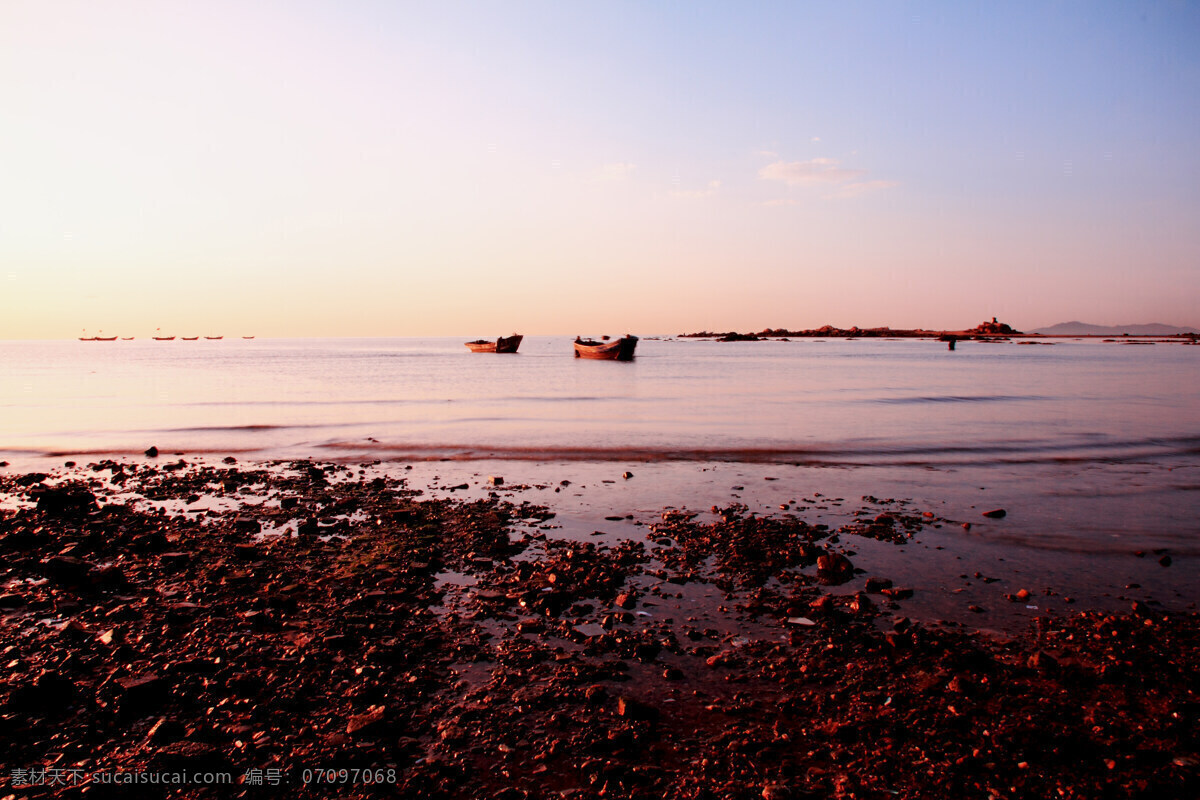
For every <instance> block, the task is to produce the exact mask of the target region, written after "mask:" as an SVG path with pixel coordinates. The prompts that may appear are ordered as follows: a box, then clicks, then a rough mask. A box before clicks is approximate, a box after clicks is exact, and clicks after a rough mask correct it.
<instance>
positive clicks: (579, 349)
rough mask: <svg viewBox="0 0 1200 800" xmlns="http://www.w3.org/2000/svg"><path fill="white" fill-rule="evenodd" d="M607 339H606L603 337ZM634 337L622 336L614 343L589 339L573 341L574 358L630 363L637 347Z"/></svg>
mask: <svg viewBox="0 0 1200 800" xmlns="http://www.w3.org/2000/svg"><path fill="white" fill-rule="evenodd" d="M604 338H608V337H604ZM637 343H638V338H637V337H636V336H628V335H626V336H623V337H622V338H620V339H617V340H616V341H615V342H603V341H602V342H596V341H592V340H591V339H580V338H576V339H575V357H576V358H597V359H603V360H605V361H632V360H633V351H634V348H636V347H637Z"/></svg>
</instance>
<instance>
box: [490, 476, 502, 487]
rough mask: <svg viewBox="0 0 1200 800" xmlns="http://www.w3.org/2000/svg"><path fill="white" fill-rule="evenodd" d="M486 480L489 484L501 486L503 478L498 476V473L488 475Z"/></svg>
mask: <svg viewBox="0 0 1200 800" xmlns="http://www.w3.org/2000/svg"><path fill="white" fill-rule="evenodd" d="M487 482H488V484H490V485H491V486H503V485H504V478H502V477H500V476H499V475H488V479H487Z"/></svg>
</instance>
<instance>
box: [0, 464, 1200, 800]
mask: <svg viewBox="0 0 1200 800" xmlns="http://www.w3.org/2000/svg"><path fill="white" fill-rule="evenodd" d="M227 461H228V462H229V463H223V462H220V461H213V462H209V463H203V462H202V463H191V462H190V460H188V459H180V458H178V457H167V456H162V457H159V458H158V459H154V460H132V459H130V460H123V461H121V462H115V461H106V462H99V463H96V464H92V465H86V466H84V465H80V466H75V467H72V468H62V469H56V470H53V471H48V473H50V474H47V475H46V476H45V477H43V476H40V475H36V474H29V473H27V472H23V471H20V470H14V469H12V468H11V467H10V468H8V469H4V470H0V495H2V496H3V500H4V502H3V504H2V505H0V509H3V510H0V550H2V551H3V554H4V558H5V561H4V564H5V567H4V569H5V574H4V576H3V581H4V584H3V590H2V592H0V613H3V625H2V627H0V635H2V637H3V638H2V640H0V648H3V652H4V655H5V665H6V666H5V675H6V684H5V686H4V687H3V689H0V708H2V709H3V719H4V723H5V725H4V733H3V734H0V738H2V739H4V740H5V741H4V742H3V745H4V751H5V752H6V753H8V758H6V760H5V761H6V763H5V765H4V767H5V772H4V773H3V774H0V792H3V793H8V792H9V791H11V793H12V794H14V795H15V796H29V797H51V796H59V795H62V796H67V795H69V794H71V793H73V792H78V791H79V789H80V788H81V781H82V780H83V778H81V777H80V776H88V775H92V774H95V773H97V772H100V771H115V770H126V771H130V770H148V771H153V770H159V771H170V770H187V771H199V770H203V771H206V772H225V773H229V774H230V775H232V776H233V779H234V784H235V785H233V786H225V787H211V786H210V787H200V786H195V785H193V786H189V787H186V788H172V789H163V788H161V787H153V788H152V789H151V792H150V793H151V794H152V795H155V794H156V795H157V796H179V797H192V796H214V797H218V796H220V797H225V796H246V797H254V796H263V795H264V794H271V795H273V796H297V795H299V796H312V797H324V796H330V795H333V794H336V795H337V796H363V797H365V796H374V795H377V794H380V793H381V789H386V790H387V791H388V792H390V793H393V794H395V795H397V796H405V797H462V798H468V797H470V798H475V797H498V798H522V797H537V798H541V797H546V798H550V797H575V798H598V797H646V798H651V797H653V798H660V797H679V798H685V797H686V798H692V797H713V798H740V797H744V798H758V797H764V798H788V797H794V798H803V797H911V798H917V797H938V796H983V797H986V796H994V797H1050V796H1059V797H1080V798H1083V797H1101V796H1103V797H1143V796H1145V797H1191V796H1195V795H1196V793H1197V790H1198V789H1200V774H1198V764H1200V761H1198V760H1197V756H1198V754H1200V738H1198V734H1197V731H1198V730H1200V726H1197V719H1196V718H1197V714H1198V713H1200V706H1198V705H1197V703H1196V690H1197V688H1200V686H1198V684H1200V681H1198V680H1197V676H1196V671H1195V669H1194V664H1195V662H1196V657H1197V649H1198V648H1197V645H1198V644H1200V641H1198V640H1200V634H1198V633H1197V626H1196V615H1195V610H1194V606H1193V607H1192V608H1190V609H1189V607H1188V606H1189V605H1190V604H1191V603H1192V602H1194V597H1192V598H1189V597H1188V590H1187V587H1188V586H1189V585H1190V584H1189V583H1188V582H1187V580H1186V579H1181V578H1178V577H1177V576H1178V574H1179V573H1178V566H1179V565H1178V564H1174V565H1173V560H1172V552H1162V553H1155V552H1153V551H1138V552H1141V557H1138V555H1137V554H1136V553H1135V552H1128V551H1127V548H1126V545H1125V544H1122V545H1121V546H1120V547H1117V548H1114V550H1113V552H1112V553H1110V554H1108V556H1111V557H1112V558H1114V559H1120V563H1121V564H1123V565H1128V569H1130V570H1131V572H1130V574H1131V575H1135V576H1137V575H1140V574H1146V575H1154V574H1155V572H1154V571H1155V570H1157V571H1158V574H1162V575H1170V576H1172V578H1171V580H1172V581H1174V583H1173V586H1174V587H1175V588H1174V590H1173V591H1174V594H1172V593H1171V592H1167V593H1165V594H1164V593H1162V592H1161V591H1160V588H1155V587H1150V588H1148V589H1147V588H1144V586H1143V585H1141V584H1138V585H1134V584H1136V583H1137V582H1136V581H1135V582H1134V584H1127V586H1129V587H1130V588H1128V589H1127V590H1126V591H1125V592H1124V593H1121V592H1105V591H1097V592H1093V593H1090V594H1089V593H1086V592H1080V591H1077V589H1079V588H1082V587H1080V586H1077V585H1072V584H1070V583H1062V582H1060V583H1059V585H1057V586H1045V585H1036V584H1032V583H1030V584H1028V585H1026V584H1022V583H1021V579H1022V577H1023V576H1022V574H1021V571H1020V570H1019V569H1013V568H1008V569H1007V570H1006V571H1005V568H1003V567H1001V566H1000V564H999V562H997V561H995V558H997V556H995V553H996V552H1005V551H1006V550H1005V544H1004V542H1003V540H1001V541H1000V542H995V543H989V544H986V546H982V545H980V544H979V542H978V541H977V540H975V539H973V538H972V537H971V533H972V531H975V533H976V534H978V532H979V531H980V530H991V531H998V530H1002V529H1001V528H1000V523H999V521H998V520H997V518H996V517H984V516H983V514H982V512H983V511H985V510H993V509H992V508H991V506H990V505H989V504H987V503H984V504H979V503H976V504H975V505H976V506H978V507H977V508H975V509H973V512H972V515H971V517H970V518H969V519H968V518H967V517H966V513H967V510H968V508H969V506H970V505H971V504H969V503H967V502H966V499H965V498H964V499H955V500H953V501H947V507H937V506H934V505H931V504H930V503H929V502H926V501H917V500H912V499H909V498H906V497H904V496H899V495H897V496H889V495H888V494H886V493H879V494H871V495H859V496H854V497H846V496H841V495H835V494H831V493H828V492H826V493H824V494H822V493H820V490H818V491H807V492H800V491H798V490H797V489H796V487H795V486H794V485H792V486H789V487H788V488H787V489H783V488H776V486H777V485H778V483H779V482H778V481H772V480H769V479H770V478H772V477H776V476H773V475H770V474H759V473H758V472H754V473H753V474H752V475H751V476H750V477H754V478H756V479H757V480H758V483H759V484H761V485H758V484H756V485H751V484H749V483H748V482H747V483H744V484H733V483H730V482H729V481H728V480H727V479H728V478H729V477H730V476H729V475H728V474H726V473H725V470H726V469H728V468H727V467H720V468H714V469H715V472H716V475H715V476H713V474H712V473H710V474H709V476H708V477H707V478H706V476H705V475H704V474H703V473H702V472H700V471H699V470H697V471H696V474H695V480H696V481H697V482H699V483H703V482H704V481H705V480H707V479H708V478H711V479H712V486H709V487H703V486H701V487H698V488H699V490H698V491H694V492H693V493H692V494H691V495H690V496H691V497H696V496H700V495H704V494H708V495H712V496H713V503H714V505H712V506H710V507H703V508H702V507H697V506H693V507H690V508H688V507H684V506H685V504H683V503H679V502H673V503H672V502H662V503H657V504H656V503H655V502H654V501H655V500H656V499H659V498H661V499H664V500H670V499H673V498H672V497H671V496H670V495H671V493H670V492H662V491H655V490H653V489H652V488H650V487H651V486H652V485H653V481H651V480H650V478H651V477H652V473H653V470H654V469H655V468H654V467H653V466H652V465H643V466H640V467H637V468H636V471H637V473H638V474H633V475H630V476H629V477H628V478H624V477H622V474H621V472H619V471H617V472H614V473H613V474H611V475H609V476H608V477H602V476H601V472H599V471H597V470H593V469H589V468H583V467H580V468H577V469H576V470H575V471H574V472H572V473H570V477H566V476H565V475H566V473H560V474H563V475H564V477H562V478H561V479H559V480H549V479H548V478H549V476H550V475H551V474H552V473H553V472H554V469H552V468H547V469H545V470H540V471H537V474H536V476H535V478H536V479H537V480H534V481H529V482H519V480H518V479H515V478H514V477H513V476H511V475H507V476H501V475H499V474H495V478H496V479H495V480H489V475H488V473H487V472H485V471H479V470H478V465H477V466H476V467H475V468H474V469H473V470H472V472H478V473H479V474H468V475H464V474H463V472H464V470H463V468H462V466H461V465H455V464H425V465H416V468H415V469H407V470H406V469H404V468H403V467H396V466H394V465H393V466H390V467H387V468H383V467H381V466H380V465H375V464H373V465H362V466H359V465H335V464H318V463H313V462H289V463H277V464H249V463H247V464H239V463H237V462H234V461H233V460H232V459H228V460H227ZM611 467H612V465H608V469H609V470H611ZM738 469H743V468H740V467H739V468H738ZM763 469H767V468H763ZM643 470H645V472H643ZM742 477H743V478H745V477H747V476H746V475H745V474H743V476H742ZM718 483H719V484H720V485H722V486H725V484H729V485H728V488H725V489H723V491H722V492H721V493H720V494H719V496H717V495H718V493H716V492H715V491H713V490H712V488H713V486H716V485H717V484H718ZM826 483H827V484H836V483H837V481H834V480H828V481H827V482H826ZM514 484H515V485H514ZM825 488H826V489H828V486H826V487H825ZM884 488H888V487H884ZM693 489H694V490H696V489H697V487H693ZM780 494H785V495H789V496H787V497H784V498H782V499H781V497H780V496H779V495H780ZM734 495H736V496H734ZM790 495H795V496H790ZM764 498H766V499H769V500H771V501H775V500H779V501H780V502H777V503H775V504H774V506H775V507H774V508H773V509H768V508H765V507H763V506H764V505H765V504H764ZM991 499H992V498H991V497H989V500H991ZM781 506H782V507H781ZM964 522H966V523H967V524H968V525H970V526H971V529H967V528H964V527H963V523H964ZM988 526H992V527H991V528H989V527H988ZM588 528H592V530H588ZM1009 549H1010V550H1011V546H1010V548H1009ZM1159 549H1162V548H1159ZM1167 549H1168V550H1169V548H1167ZM1106 557H1107V556H1106ZM1181 557H1182V558H1183V559H1184V560H1185V562H1186V561H1189V560H1190V559H1191V555H1190V554H1187V553H1184V554H1180V553H1178V552H1175V553H1174V558H1175V559H1179V558H1181ZM1000 558H1002V557H1000ZM1163 561H1165V563H1161V562H1163ZM918 562H920V563H925V569H924V570H912V569H906V566H909V565H912V564H915V563H918ZM929 562H932V563H929ZM1005 563H1007V562H1005ZM1098 569H1100V570H1101V571H1103V570H1104V569H1106V567H1104V566H1103V565H1101V566H1100V567H1098ZM1014 573H1015V574H1014ZM931 574H941V575H942V581H941V582H940V583H939V582H937V581H933V580H931V579H930V578H929V575H931ZM1000 575H1002V576H1003V577H998V576H1000ZM1150 583H1151V582H1150V579H1149V578H1147V579H1146V580H1145V585H1146V586H1149V584H1150ZM1072 595H1080V596H1072ZM1106 595H1107V596H1106ZM1068 599H1069V600H1072V601H1074V602H1068ZM12 770H32V771H34V772H33V773H23V774H22V775H17V773H16V772H11V771H12ZM37 770H42V772H41V773H37V772H36V771H37ZM46 770H58V771H59V772H52V773H51V774H52V775H54V776H57V777H58V778H59V779H60V781H59V783H58V784H57V785H49V783H47V782H43V783H42V784H40V785H37V784H36V781H33V780H31V775H34V774H40V776H41V777H42V778H43V781H45V776H46V774H47V773H46V772H45V771H46ZM328 770H335V771H334V772H329V771H328ZM337 770H345V772H344V773H342V772H337ZM72 779H74V783H75V785H69V784H70V783H71V782H72ZM22 781H24V784H25V785H22ZM30 783H33V784H35V785H28V784H30ZM260 783H261V785H259V784H260ZM378 784H384V786H382V787H381V786H380V785H378ZM89 788H90V791H89V792H88V796H107V795H108V794H111V795H112V796H127V794H126V793H127V791H128V789H127V787H114V786H112V785H105V784H93V785H92V786H90V787H89Z"/></svg>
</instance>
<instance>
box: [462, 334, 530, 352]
mask: <svg viewBox="0 0 1200 800" xmlns="http://www.w3.org/2000/svg"><path fill="white" fill-rule="evenodd" d="M524 338H525V337H524V336H522V335H521V334H519V333H514V334H513V335H512V336H501V337H500V338H499V339H497V340H496V341H494V342H489V341H488V340H487V339H476V340H475V341H473V342H467V347H468V348H470V350H471V352H472V353H515V352H517V348H518V347H520V346H521V340H522V339H524Z"/></svg>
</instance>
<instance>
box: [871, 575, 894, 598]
mask: <svg viewBox="0 0 1200 800" xmlns="http://www.w3.org/2000/svg"><path fill="white" fill-rule="evenodd" d="M890 588H892V581H891V579H889V578H867V585H866V590H867V591H868V592H875V593H876V594H878V593H879V592H882V591H883V590H884V589H890Z"/></svg>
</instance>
